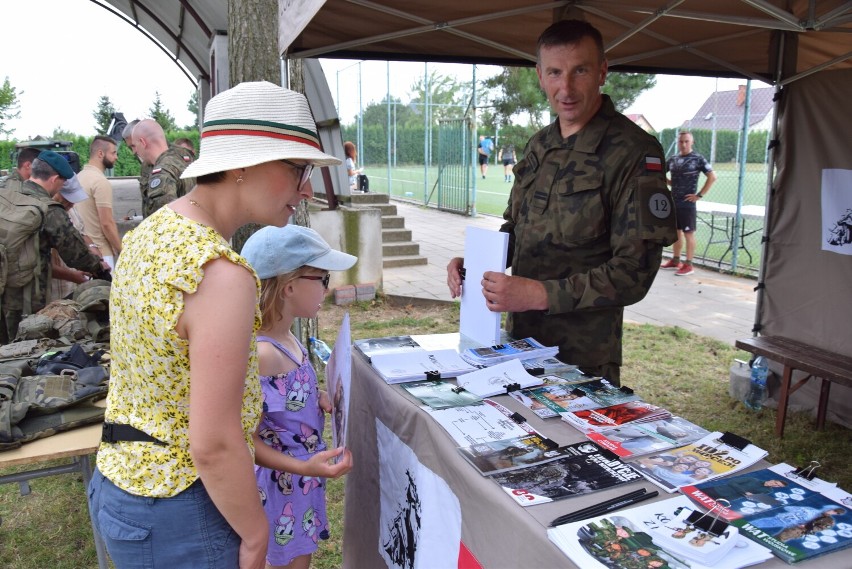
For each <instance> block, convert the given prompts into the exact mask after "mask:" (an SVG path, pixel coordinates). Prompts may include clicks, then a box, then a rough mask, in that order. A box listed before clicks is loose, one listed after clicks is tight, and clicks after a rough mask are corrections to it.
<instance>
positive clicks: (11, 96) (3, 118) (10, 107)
mask: <svg viewBox="0 0 852 569" xmlns="http://www.w3.org/2000/svg"><path fill="white" fill-rule="evenodd" d="M23 94H24V92H23V91H21V92H20V93H19V92H18V90H17V89H15V88H14V87H13V86H12V83H11V82H10V81H9V77H8V76H7V77H6V80H5V81H3V86H2V87H0V135H6V136H9V135H10V134H12V133H13V132H15V129H14V128H8V127H7V126H6V124H7V122H8V121H10V120H12V119H16V118H18V117H19V116H21V111H20V104H19V103H20V102H19V101H18V97H20V96H21V95H23Z"/></svg>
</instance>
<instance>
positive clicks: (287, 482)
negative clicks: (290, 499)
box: [269, 470, 293, 496]
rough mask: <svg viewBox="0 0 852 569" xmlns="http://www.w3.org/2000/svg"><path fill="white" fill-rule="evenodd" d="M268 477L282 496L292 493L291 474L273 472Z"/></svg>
mask: <svg viewBox="0 0 852 569" xmlns="http://www.w3.org/2000/svg"><path fill="white" fill-rule="evenodd" d="M269 476H270V478H272V481H273V482H275V483H276V484H277V485H278V490H279V491H280V492H281V493H282V494H283V495H285V496H289V495H290V494H292V493H293V475H292V474H291V473H289V472H279V471H277V470H273V471H272V472H271V473H270V475H269Z"/></svg>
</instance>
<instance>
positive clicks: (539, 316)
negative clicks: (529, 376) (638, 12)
mask: <svg viewBox="0 0 852 569" xmlns="http://www.w3.org/2000/svg"><path fill="white" fill-rule="evenodd" d="M538 45H539V54H538V56H539V60H538V65H537V66H536V71H537V73H538V76H539V82H540V84H541V86H542V89H543V90H544V91H545V93H546V94H547V97H548V100H549V101H550V104H551V107H552V108H553V112H554V113H555V114H556V115H557V120H556V121H555V122H554V123H553V124H551V125H550V126H548V127H545V128H544V129H542V130H541V131H539V132H538V133H536V134H535V135H534V136H533V137H532V139H530V141H529V143H528V144H527V147H526V149H525V151H524V156H523V159H522V160H521V161H520V162H519V163H518V164H517V165H516V166H515V168H514V172H515V184H514V186H513V187H512V193H511V195H510V198H509V205H508V207H507V209H506V212H505V214H504V219H505V223H504V224H503V226H502V227H501V231H505V232H507V233H509V264H510V265H511V267H512V276H507V275H504V274H502V273H496V272H486V273H485V275H483V276H482V281H481V283H480V281H478V280H476V279H478V278H479V275H476V276H474V275H468V277H469V278H470V279H471V280H470V282H469V283H468V285H469V286H476V285H479V284H481V286H482V289H483V295H484V296H485V299H486V302H487V303H488V306H489V308H490V309H491V310H493V311H495V312H496V311H500V312H509V313H510V314H509V320H508V323H507V330H508V332H509V333H510V334H511V335H512V336H513V337H515V338H524V337H527V336H532V337H535V338H536V339H538V340H540V341H542V342H543V343H545V344H548V345H557V346H559V358H560V359H561V360H562V361H565V362H568V363H572V364H577V365H578V366H579V367H580V369H581V370H582V371H583V372H585V373H587V374H591V375H599V376H603V377H606V378H608V379H609V380H610V381H612V382H614V383H615V384H616V385H619V384H620V368H621V337H622V317H623V312H624V308H623V307H624V306H627V305H630V304H633V303H635V302H638V301H639V300H641V299H642V298H643V297H644V296H645V294H646V293H647V292H648V290H649V289H650V287H651V284H652V283H653V282H654V277H655V276H656V274H657V270H658V269H659V266H660V260H661V257H662V249H663V247H664V246H665V245H668V244H670V243H672V242H673V241H674V239H675V236H676V232H675V216H674V211H673V204H672V199H671V194H670V192H669V190H668V188H667V186H666V179H665V174H664V171H663V169H664V168H663V165H664V163H665V162H664V157H663V150H662V148H661V147H660V145H659V143H658V142H657V141H656V139H654V138H653V137H652V136H650V135H648V134H647V133H645V132H644V131H643V130H642V129H640V128H639V127H637V126H636V125H635V124H633V122H631V121H630V120H629V119H627V118H626V117H625V116H624V115H622V114H620V113H618V112H616V110H615V108H614V106H613V104H612V101H611V100H610V99H609V97H607V96H605V95H602V94H601V92H600V87H601V86H602V85H603V84H604V81H605V79H606V73H607V63H606V59H605V57H604V54H603V41H602V38H601V36H600V33H599V32H598V31H597V30H596V29H595V28H594V27H592V26H591V25H589V24H587V23H585V22H581V21H578V20H565V21H561V22H558V23H556V24H553V25H552V26H550V27H549V28H548V29H547V30H545V31H544V33H543V34H542V35H541V37H540V38H539V44H538ZM462 263H463V260H462V259H460V258H456V259H453V260H452V261H450V264H449V265H448V267H447V269H448V275H447V281H448V284H449V287H450V292H451V294H452V295H453V296H458V294H459V293H460V292H461V275H460V272H459V269H460V268H461V266H462Z"/></svg>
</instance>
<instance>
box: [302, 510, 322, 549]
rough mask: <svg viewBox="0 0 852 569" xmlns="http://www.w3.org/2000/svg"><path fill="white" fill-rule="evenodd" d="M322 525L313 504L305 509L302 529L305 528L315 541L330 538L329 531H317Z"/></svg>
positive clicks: (306, 532)
mask: <svg viewBox="0 0 852 569" xmlns="http://www.w3.org/2000/svg"><path fill="white" fill-rule="evenodd" d="M320 527H322V522H321V521H320V519H319V516H318V515H317V513H316V510H314V508H313V506H311V507H310V508H308V509H307V510H306V511H305V515H304V516H302V529H303V530H305V534H306V535H307V536H308V537H309V538H311V539H312V540H313V541H314V543H317V542H318V541H319V540H320V539H328V531H326V530H322V531H321V532H318V531H317V530H318V529H319V528H320Z"/></svg>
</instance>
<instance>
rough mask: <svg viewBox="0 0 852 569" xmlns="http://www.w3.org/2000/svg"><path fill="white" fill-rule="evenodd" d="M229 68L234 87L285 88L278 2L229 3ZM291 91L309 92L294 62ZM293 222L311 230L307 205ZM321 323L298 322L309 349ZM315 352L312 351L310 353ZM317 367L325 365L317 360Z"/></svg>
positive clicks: (250, 229)
mask: <svg viewBox="0 0 852 569" xmlns="http://www.w3.org/2000/svg"><path fill="white" fill-rule="evenodd" d="M228 69H229V70H230V72H229V80H230V84H231V86H234V85H237V84H238V83H242V82H244V81H269V82H270V83H274V84H276V85H281V57H280V55H279V53H278V0H229V2H228ZM289 71H290V88H291V89H292V90H294V91H298V92H299V93H304V92H305V81H304V76H303V72H302V62H301V61H296V62H291V63H290V66H289ZM290 223H295V224H296V225H302V226H305V227H310V218H309V217H308V207H307V204H306V203H304V202H303V203H301V204H299V208H298V209H297V210H296V213H295V214H294V216H293V219H292V220H290ZM260 227H261V226H260V225H257V224H254V223H251V224H248V225H244V226H243V227H241V228H239V229H238V230H237V231H236V233H235V234H234V237H233V238H232V240H231V242H232V246H233V248H234V250H235V251H241V250H242V248H243V245H245V242H246V240H247V239H248V238H249V237H250V236H251V235H252V234H253V233H254V232H255V231H257V230H258V229H260ZM317 329H318V326H317V320H316V319H315V318H313V319H303V318H300V319H297V320H296V322H295V324H294V333H295V334H296V336H297V337H298V338H299V339H300V340H301V342H302V343H303V344H304V345H305V346H308V349H309V350H310V344H309V342H308V338H309V337H310V336H316V331H317ZM310 352H311V353H313V351H312V350H310ZM314 366H315V367H316V368H317V369H318V370H319V369H321V366H320V365H319V362H317V361H316V359H314Z"/></svg>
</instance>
